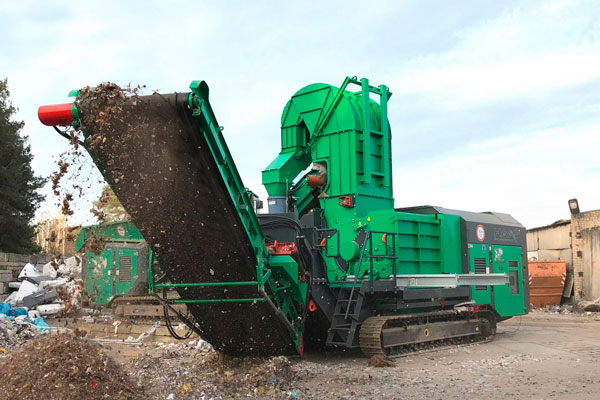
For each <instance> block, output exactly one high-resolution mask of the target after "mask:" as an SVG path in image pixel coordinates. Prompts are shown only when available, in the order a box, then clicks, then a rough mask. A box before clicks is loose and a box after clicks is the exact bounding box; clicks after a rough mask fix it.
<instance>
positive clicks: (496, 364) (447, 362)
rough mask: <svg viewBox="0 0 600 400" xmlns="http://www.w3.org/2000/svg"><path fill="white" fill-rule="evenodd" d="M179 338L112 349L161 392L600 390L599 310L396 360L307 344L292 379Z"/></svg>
mask: <svg viewBox="0 0 600 400" xmlns="http://www.w3.org/2000/svg"><path fill="white" fill-rule="evenodd" d="M153 346H155V345H153ZM177 346H179V347H177ZM177 346H175V345H172V346H171V347H170V348H169V347H167V348H160V349H157V348H156V347H154V348H144V347H142V348H136V349H115V348H113V349H112V354H114V356H115V358H116V359H117V360H119V361H120V362H121V364H122V365H123V366H124V367H125V370H126V371H130V374H131V376H132V377H133V379H134V381H135V380H140V382H143V384H144V386H145V387H146V390H147V393H148V396H149V397H148V398H156V399H169V400H175V399H205V400H209V399H211V398H213V399H218V398H223V399H227V398H248V397H251V398H252V397H257V398H276V399H295V398H298V399H409V398H410V399H412V398H419V397H423V398H428V399H464V398H466V397H467V396H468V397H473V396H477V397H478V398H486V399H499V398H519V399H520V398H527V399H530V398H531V399H549V398H560V399H571V398H573V399H598V398H599V396H600V395H599V394H600V363H599V362H598V359H599V358H600V314H591V315H585V314H584V315H579V314H567V315H564V314H552V313H548V312H540V311H534V312H533V313H531V314H529V315H527V316H525V317H520V318H514V319H512V320H509V321H506V322H503V323H501V324H500V325H499V328H498V335H497V336H496V338H495V340H494V341H492V342H488V343H482V344H477V345H471V346H453V347H449V348H446V349H443V350H441V351H436V352H431V353H425V354H413V355H410V356H408V357H404V358H400V359H397V360H396V361H395V364H396V365H395V366H394V367H387V368H377V367H369V366H368V365H367V361H368V360H367V359H366V358H364V357H362V356H361V355H360V353H357V352H346V353H325V354H308V355H305V357H304V358H302V359H300V358H296V359H294V358H291V359H290V361H291V363H290V364H289V366H288V365H287V364H286V370H287V369H288V368H291V372H290V371H286V372H285V375H286V376H285V379H283V380H282V379H281V376H280V375H278V372H277V371H275V370H272V365H273V361H272V360H262V361H261V360H256V359H253V360H251V361H241V362H240V361H239V360H238V361H232V360H229V361H227V360H225V361H223V362H222V363H219V364H218V365H217V367H214V368H213V366H215V365H216V364H215V363H214V360H212V361H211V360H210V359H209V362H207V360H206V358H207V357H209V358H210V357H214V353H213V355H212V356H211V355H210V354H208V353H203V352H195V350H193V346H191V347H190V346H186V345H177ZM188 347H189V348H188ZM284 364H285V363H284ZM269 366H271V367H269ZM248 367H249V368H248ZM270 368H271V369H270ZM140 369H141V370H142V372H140ZM271 375H272V376H271Z"/></svg>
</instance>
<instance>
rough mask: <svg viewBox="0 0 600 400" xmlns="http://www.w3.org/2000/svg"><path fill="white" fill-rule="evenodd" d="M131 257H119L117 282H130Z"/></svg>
mask: <svg viewBox="0 0 600 400" xmlns="http://www.w3.org/2000/svg"><path fill="white" fill-rule="evenodd" d="M131 264H132V263H131V256H121V257H119V282H131V269H132V268H131Z"/></svg>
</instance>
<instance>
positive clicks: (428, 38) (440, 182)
mask: <svg viewBox="0 0 600 400" xmlns="http://www.w3.org/2000/svg"><path fill="white" fill-rule="evenodd" d="M213 3H214V4H213ZM282 3H284V2H279V1H271V2H266V1H253V2H247V1H223V2H201V1H196V2H183V1H181V2H152V1H144V2H134V1H131V2H110V1H102V2H100V1H98V2H80V3H79V4H78V6H73V4H74V3H72V2H28V1H20V2H3V3H2V5H0V49H1V50H2V51H1V52H0V78H4V77H8V79H9V89H10V90H11V94H12V96H11V98H12V101H13V103H14V105H15V106H16V107H18V108H19V113H18V115H17V117H18V118H19V119H22V120H24V121H25V123H26V125H25V128H24V129H23V133H24V134H26V135H28V136H29V138H30V143H31V148H32V151H33V154H34V156H35V159H34V162H33V166H34V169H35V171H36V173H37V174H39V175H43V176H48V175H49V174H51V173H52V172H53V171H54V170H55V168H56V167H55V159H56V157H57V156H58V155H59V154H60V153H61V151H64V150H65V148H66V145H65V143H64V140H61V138H60V137H59V136H58V135H57V134H55V133H54V131H53V130H52V129H51V128H48V127H44V126H42V125H41V124H40V123H39V122H38V120H37V114H36V113H37V107H38V106H39V105H41V104H50V103H60V102H66V101H68V99H67V97H66V95H67V93H68V92H69V90H71V89H77V88H80V87H82V86H85V85H95V84H97V83H100V82H103V81H112V82H116V83H118V84H121V85H123V84H127V83H128V82H131V83H134V84H138V83H139V84H146V85H147V86H148V87H149V88H151V89H159V90H161V91H164V92H172V91H185V90H186V89H187V86H188V84H189V82H190V81H191V80H195V79H204V80H206V81H207V82H208V84H209V86H210V88H211V95H210V96H211V103H212V105H213V108H214V110H215V113H216V115H217V118H218V119H219V123H220V125H223V126H224V127H225V131H224V133H225V137H226V139H227V141H228V144H229V147H230V150H231V152H232V154H233V156H234V159H235V161H236V164H237V166H238V169H239V170H240V172H241V174H242V178H243V179H244V182H245V184H246V185H247V186H249V187H250V188H252V189H253V190H255V191H257V192H258V193H259V194H261V195H262V196H263V197H265V196H266V192H264V190H262V188H261V187H260V171H261V170H262V169H263V168H264V167H265V166H266V165H267V164H269V162H270V161H271V160H272V159H273V158H274V157H275V156H276V154H277V153H278V151H279V145H280V144H279V122H280V114H281V111H282V108H283V106H284V105H285V103H286V101H287V100H288V99H289V97H290V96H291V95H292V94H293V93H294V92H295V91H297V90H298V89H300V88H301V87H303V86H305V85H307V84H310V83H313V82H324V83H330V84H334V85H339V84H341V82H342V81H343V79H344V78H345V77H346V76H348V75H349V76H358V77H368V78H369V79H370V81H371V83H372V84H377V85H378V84H386V85H387V86H389V87H390V89H391V91H392V92H393V93H394V94H393V96H392V98H391V101H390V104H389V107H390V111H389V118H390V122H391V125H392V133H393V162H394V164H393V165H394V183H395V185H394V191H395V192H394V193H395V198H396V205H397V206H409V205H418V204H435V205H441V206H445V207H448V208H457V209H465V210H471V211H487V210H495V211H502V212H507V213H510V214H512V215H514V216H515V217H516V218H517V219H518V220H520V221H521V222H522V223H523V224H524V225H526V226H527V227H534V226H539V225H545V224H547V223H551V222H553V221H555V220H557V219H559V218H568V216H569V212H568V207H567V200H568V199H569V198H572V197H576V198H578V199H579V203H580V207H581V208H582V209H583V210H588V209H596V208H600V156H599V152H600V135H599V132H600V18H599V17H600V4H599V3H597V2H592V1H552V0H550V1H543V2H542V1H539V2H536V1H501V2H500V1H476V2H474V1H452V2H450V1H441V0H440V1H390V2H384V1H371V2H352V1H339V2H327V1H321V2H303V3H302V4H300V5H298V6H287V5H285V4H282ZM297 4H299V3H297ZM96 173H97V172H96ZM45 193H49V189H48V188H46V189H45ZM97 196H98V188H97V187H93V188H92V189H90V190H89V192H88V194H87V200H86V201H89V199H92V198H95V197H97ZM55 202H56V199H52V198H49V200H48V201H47V202H46V203H45V204H44V205H43V207H42V210H46V211H48V210H53V207H54V203H55ZM78 207H79V208H80V209H81V210H87V209H89V204H87V203H85V201H80V202H79V205H78ZM84 214H86V213H84V212H83V211H82V212H80V213H77V214H76V215H75V220H85V219H86V218H87V216H86V215H84Z"/></svg>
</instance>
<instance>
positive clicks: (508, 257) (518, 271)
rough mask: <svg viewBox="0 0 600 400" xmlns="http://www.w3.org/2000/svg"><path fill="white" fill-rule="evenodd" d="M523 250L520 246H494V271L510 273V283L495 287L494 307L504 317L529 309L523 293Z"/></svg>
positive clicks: (519, 313)
mask: <svg viewBox="0 0 600 400" xmlns="http://www.w3.org/2000/svg"><path fill="white" fill-rule="evenodd" d="M522 257H523V251H522V249H521V248H520V247H518V246H492V272H496V273H505V274H508V279H509V284H508V285H502V286H495V287H494V308H495V309H496V312H497V313H498V314H500V316H502V317H509V316H513V315H522V314H525V312H526V311H527V307H526V306H525V301H524V293H523V275H522V274H523V269H522V261H521V260H522Z"/></svg>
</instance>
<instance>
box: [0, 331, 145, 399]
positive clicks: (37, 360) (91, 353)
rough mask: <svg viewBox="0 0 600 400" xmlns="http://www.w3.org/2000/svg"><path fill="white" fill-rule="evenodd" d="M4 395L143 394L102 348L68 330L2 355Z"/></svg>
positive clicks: (0, 393) (129, 396) (104, 396)
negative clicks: (71, 333)
mask: <svg viewBox="0 0 600 400" xmlns="http://www.w3.org/2000/svg"><path fill="white" fill-rule="evenodd" d="M0 371H2V374H1V377H0V398H1V399H28V400H35V399H43V400H54V399H56V400H68V399H86V400H95V399H107V398H110V399H127V400H134V399H135V400H137V399H144V398H146V396H145V395H144V390H143V388H142V387H140V386H137V385H136V384H134V383H133V382H132V381H131V379H130V378H129V376H128V375H127V374H126V373H125V372H124V371H123V370H122V368H121V367H120V366H119V365H118V364H116V363H115V362H114V361H113V360H112V359H111V358H110V357H109V356H108V355H107V354H105V352H104V350H103V349H102V348H101V347H100V346H98V345H95V344H92V343H90V342H88V341H86V340H84V339H80V338H78V337H74V336H71V335H68V334H62V335H44V336H40V337H39V338H36V339H35V340H31V341H29V342H28V343H26V344H24V345H23V346H22V347H21V348H20V349H19V350H18V351H16V352H15V353H12V354H10V355H8V356H7V357H5V358H3V359H0Z"/></svg>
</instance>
